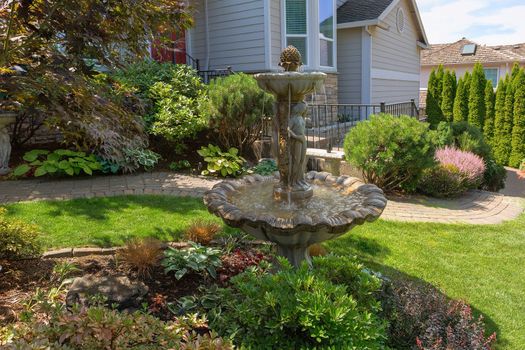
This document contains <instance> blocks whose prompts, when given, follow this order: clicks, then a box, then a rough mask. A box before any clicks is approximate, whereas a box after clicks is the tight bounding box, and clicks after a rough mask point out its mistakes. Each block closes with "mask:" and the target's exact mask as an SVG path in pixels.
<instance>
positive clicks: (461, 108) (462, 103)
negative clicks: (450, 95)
mask: <svg viewBox="0 0 525 350" xmlns="http://www.w3.org/2000/svg"><path fill="white" fill-rule="evenodd" d="M466 78H467V76H465V77H463V78H460V79H459V82H458V87H457V89H456V97H455V99H454V111H453V112H454V113H453V119H454V121H455V122H462V121H467V119H468V89H467V85H468V80H467V79H466Z"/></svg>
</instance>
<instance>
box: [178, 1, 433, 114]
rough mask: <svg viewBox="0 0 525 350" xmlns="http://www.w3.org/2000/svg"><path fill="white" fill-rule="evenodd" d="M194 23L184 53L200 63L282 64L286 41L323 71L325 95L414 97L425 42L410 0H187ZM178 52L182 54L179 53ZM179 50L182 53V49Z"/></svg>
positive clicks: (376, 99) (244, 67) (249, 68)
mask: <svg viewBox="0 0 525 350" xmlns="http://www.w3.org/2000/svg"><path fill="white" fill-rule="evenodd" d="M189 3H190V6H191V7H192V8H193V10H194V19H195V23H194V26H193V28H192V29H190V30H189V31H188V32H187V33H186V38H185V42H186V45H185V46H186V47H185V50H186V54H187V55H188V56H187V58H185V59H184V60H182V59H181V60H180V62H179V61H177V62H178V63H188V64H189V63H190V62H194V61H195V60H198V61H199V68H200V70H202V71H208V70H216V69H225V68H226V67H231V68H232V70H233V71H243V72H248V73H256V72H267V71H278V70H280V68H279V66H278V63H279V56H280V53H281V51H282V49H284V48H285V47H286V46H287V45H294V46H296V47H297V48H298V49H299V50H300V51H301V53H302V56H303V63H304V66H303V69H304V70H305V71H322V72H325V73H327V74H328V78H327V81H326V84H325V86H326V89H325V91H322V92H319V93H320V94H322V95H325V96H323V97H322V99H323V100H324V99H326V100H325V101H326V102H328V103H353V104H372V103H373V104H377V103H380V102H386V103H397V102H406V101H410V100H411V99H417V97H418V94H419V81H420V77H419V70H420V51H421V50H422V49H424V48H425V47H426V46H427V44H428V42H427V39H426V35H425V31H424V28H423V25H422V22H421V18H420V16H419V11H418V8H417V5H416V3H415V1H414V0H348V1H344V0H190V1H189ZM179 56H180V55H179ZM183 56H185V55H183Z"/></svg>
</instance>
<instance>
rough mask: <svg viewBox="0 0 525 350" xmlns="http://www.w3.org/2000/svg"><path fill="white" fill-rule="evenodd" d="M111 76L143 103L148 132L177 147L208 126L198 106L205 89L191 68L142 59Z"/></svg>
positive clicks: (205, 117) (201, 101) (202, 101)
mask: <svg viewBox="0 0 525 350" xmlns="http://www.w3.org/2000/svg"><path fill="white" fill-rule="evenodd" d="M114 78H115V79H116V80H117V81H118V82H119V83H120V84H121V85H122V88H123V89H126V90H129V91H133V92H135V93H136V94H137V95H139V96H140V97H141V98H142V100H143V101H144V102H145V105H146V111H145V115H144V120H145V122H146V128H147V130H148V132H149V133H151V134H153V135H157V136H161V137H163V138H165V139H166V140H168V141H170V142H172V143H174V144H175V146H176V147H177V150H181V149H182V148H183V144H182V141H183V140H184V139H187V138H194V137H195V136H196V134H197V133H198V132H199V131H201V130H203V129H205V128H206V127H207V126H208V118H207V116H206V114H205V113H204V112H203V109H202V108H201V105H202V104H203V103H205V102H206V100H207V97H206V88H205V85H204V83H203V82H202V81H201V79H200V78H199V76H198V75H197V72H196V71H195V70H193V69H192V68H191V67H189V66H187V65H173V64H170V63H157V62H155V61H144V62H140V63H135V64H132V65H129V66H127V67H125V68H124V69H121V70H119V71H118V72H117V73H116V74H115V75H114Z"/></svg>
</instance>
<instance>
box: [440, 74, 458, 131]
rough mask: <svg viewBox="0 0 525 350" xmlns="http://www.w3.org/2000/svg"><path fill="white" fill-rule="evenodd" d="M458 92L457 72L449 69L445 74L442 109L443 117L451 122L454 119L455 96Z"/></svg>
mask: <svg viewBox="0 0 525 350" xmlns="http://www.w3.org/2000/svg"><path fill="white" fill-rule="evenodd" d="M455 94H456V74H455V73H454V72H451V71H449V70H447V71H446V72H445V75H444V76H443V93H442V95H441V111H442V112H443V118H444V119H445V120H446V121H448V122H451V121H452V120H453V119H454V98H455Z"/></svg>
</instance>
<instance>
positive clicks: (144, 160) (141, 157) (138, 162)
mask: <svg viewBox="0 0 525 350" xmlns="http://www.w3.org/2000/svg"><path fill="white" fill-rule="evenodd" d="M124 153H125V154H126V161H127V162H128V163H129V164H130V165H132V166H133V167H134V168H135V169H138V168H139V167H141V166H142V167H143V168H144V170H146V171H151V170H153V168H155V166H156V165H157V163H158V162H159V160H160V159H161V156H160V154H158V153H155V152H153V151H151V150H149V149H144V148H132V149H126V150H124Z"/></svg>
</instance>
